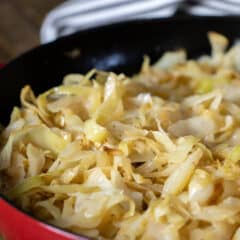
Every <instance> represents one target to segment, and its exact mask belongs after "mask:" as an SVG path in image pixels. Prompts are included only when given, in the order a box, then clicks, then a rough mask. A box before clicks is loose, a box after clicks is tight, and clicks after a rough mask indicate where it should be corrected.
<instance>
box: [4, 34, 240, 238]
mask: <svg viewBox="0 0 240 240" xmlns="http://www.w3.org/2000/svg"><path fill="white" fill-rule="evenodd" d="M209 38H210V43H211V46H212V53H211V55H210V56H202V57H200V58H199V59H197V60H188V59H187V58H186V53H185V51H184V50H178V51H176V52H174V51H173V52H167V53H165V54H164V55H163V57H162V58H160V60H159V61H158V62H157V63H156V64H154V65H153V66H150V64H149V62H150V60H149V58H147V57H145V60H144V63H143V66H142V69H141V71H140V72H139V73H138V74H136V75H135V76H133V77H127V76H125V75H124V74H120V75H117V74H115V73H110V72H103V71H98V70H92V71H91V72H89V73H88V74H86V75H81V74H70V75H68V76H66V77H65V78H64V81H63V85H60V86H57V87H54V88H52V89H50V90H48V91H47V92H45V93H43V94H41V95H39V96H38V97H35V95H34V94H33V92H32V90H31V88H30V87H29V86H26V87H24V88H23V90H22V93H21V103H22V106H21V107H20V108H18V107H15V108H14V110H13V112H12V115H11V120H10V123H9V125H8V126H7V127H6V128H5V129H4V130H3V132H2V135H1V152H0V187H1V192H2V193H3V194H5V195H6V197H8V198H9V199H11V200H12V201H14V202H15V203H16V204H17V206H19V207H20V208H22V209H24V210H26V211H30V212H31V213H32V214H33V215H34V216H36V217H37V218H40V219H42V220H44V221H46V222H49V223H51V224H54V225H56V226H59V227H60V228H63V229H66V230H69V231H72V232H74V233H77V234H80V235H84V236H88V237H92V238H94V239H117V240H134V239H138V240H157V239H160V240H187V239H190V240H200V239H201V240H212V239H215V240H228V239H233V240H238V239H240V73H239V70H240V62H239V56H240V55H239V54H240V45H238V44H236V45H234V46H233V47H232V48H230V50H228V51H226V48H227V44H228V40H227V39H226V38H225V37H224V36H222V35H220V34H218V33H215V32H211V33H209ZM193 44H194V43H193ZM196 44H197V43H196Z"/></svg>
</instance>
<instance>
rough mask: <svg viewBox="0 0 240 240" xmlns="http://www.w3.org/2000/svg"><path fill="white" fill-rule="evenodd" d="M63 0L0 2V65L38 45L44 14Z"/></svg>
mask: <svg viewBox="0 0 240 240" xmlns="http://www.w3.org/2000/svg"><path fill="white" fill-rule="evenodd" d="M62 2H63V0H0V63H7V62H8V61H10V60H11V59H13V58H15V57H16V56H18V55H19V54H21V53H23V52H25V51H26V50H28V49H30V48H32V47H34V46H37V45H38V44H39V30H40V26H41V23H42V21H43V19H44V17H45V16H46V14H47V13H48V12H49V11H50V10H51V9H52V8H54V7H55V6H57V5H58V4H60V3H62Z"/></svg>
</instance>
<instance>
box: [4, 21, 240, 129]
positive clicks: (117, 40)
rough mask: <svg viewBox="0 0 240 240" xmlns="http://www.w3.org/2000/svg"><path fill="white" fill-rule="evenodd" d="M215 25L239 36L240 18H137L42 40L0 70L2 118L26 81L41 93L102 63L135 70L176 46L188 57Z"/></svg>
mask: <svg viewBox="0 0 240 240" xmlns="http://www.w3.org/2000/svg"><path fill="white" fill-rule="evenodd" d="M210 30H214V31H218V32H220V33H223V34H225V35H226V36H227V37H229V38H230V40H231V41H234V40H235V39H237V38H239V37H240V31H239V30H240V18H237V17H227V18H222V17H208V18H201V17H200V18H199V17H194V18H189V17H183V18H176V17H175V18H170V19H165V20H162V19H158V20H142V21H133V22H126V23H121V24H115V25H110V26H107V27H101V28H96V29H93V30H88V31H83V32H79V33H76V34H74V35H71V36H69V37H65V38H62V39H60V40H57V41H55V42H53V43H50V44H47V45H43V46H40V47H38V48H36V49H34V50H32V51H30V52H28V53H26V54H24V55H22V56H20V57H19V58H17V59H16V60H14V61H12V62H11V63H10V64H8V65H7V66H6V67H5V68H3V69H2V70H1V71H0V82H1V85H0V86H1V88H0V104H1V105H0V108H1V111H0V122H1V123H4V124H6V123H7V122H8V119H9V114H10V112H11V110H12V107H13V106H14V105H18V104H19V92H20V89H21V88H22V87H23V86H24V85H26V84H29V85H31V86H32V88H33V90H34V91H35V92H36V93H37V94H38V93H40V92H42V91H44V90H46V89H48V88H50V87H52V86H54V85H56V84H59V83H60V82H61V80H62V78H63V76H64V75H65V74H67V73H76V72H77V73H85V72H86V71H88V70H90V69H91V68H98V69H102V70H111V71H116V72H125V73H127V74H132V73H134V72H137V71H138V69H139V67H140V64H141V62H142V59H143V55H144V54H147V55H149V56H150V57H151V59H152V61H155V60H156V59H157V58H158V57H159V56H161V54H162V53H163V52H164V51H166V50H173V49H177V48H186V49H187V51H188V53H189V57H196V56H199V55H201V54H203V53H207V52H209V43H208V41H207V35H206V33H207V32H208V31H210ZM22 41H24V39H22Z"/></svg>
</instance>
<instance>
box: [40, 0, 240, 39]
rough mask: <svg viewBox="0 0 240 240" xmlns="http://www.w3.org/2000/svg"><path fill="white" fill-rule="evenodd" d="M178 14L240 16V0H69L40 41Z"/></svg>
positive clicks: (48, 22)
mask: <svg viewBox="0 0 240 240" xmlns="http://www.w3.org/2000/svg"><path fill="white" fill-rule="evenodd" d="M176 13H181V14H186V15H197V16H224V15H239V14H240V0H69V1H66V2H64V3H63V4H61V5H60V6H58V7H56V8H55V9H53V10H52V11H51V12H50V13H49V14H48V15H47V16H46V18H45V20H44V22H43V24H42V28H41V32H40V35H41V36H40V37H41V42H42V43H46V42H50V41H53V40H55V39H57V38H59V37H60V36H64V35H68V34H71V33H74V32H76V31H78V30H82V29H89V28H93V27H98V26H102V25H107V24H111V23H116V22H123V21H126V20H131V19H144V18H166V17H170V16H173V15H174V14H176Z"/></svg>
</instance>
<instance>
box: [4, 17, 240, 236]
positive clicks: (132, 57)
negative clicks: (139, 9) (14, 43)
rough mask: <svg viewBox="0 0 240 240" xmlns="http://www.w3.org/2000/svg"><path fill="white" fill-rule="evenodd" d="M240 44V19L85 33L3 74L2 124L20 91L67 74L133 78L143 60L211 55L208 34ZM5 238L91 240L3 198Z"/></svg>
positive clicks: (185, 20)
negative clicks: (173, 54) (178, 52)
mask: <svg viewBox="0 0 240 240" xmlns="http://www.w3.org/2000/svg"><path fill="white" fill-rule="evenodd" d="M210 30H214V31H217V32H219V33H222V34H224V35H226V36H227V37H228V38H229V39H230V44H232V43H233V42H234V41H236V40H237V39H240V18H239V17H224V18H223V17H204V18H203V17H191V18H189V17H187V16H186V17H173V18H169V19H154V20H137V21H130V22H125V23H120V24H113V25H109V26H105V27H100V28H95V29H91V30H84V31H81V32H78V33H75V34H73V35H70V36H67V37H63V38H61V39H59V40H57V41H55V42H53V43H49V44H46V45H42V46H39V47H37V48H35V49H33V50H31V51H29V52H27V53H25V54H23V55H22V56H20V57H18V58H17V59H15V60H13V61H12V62H10V63H9V64H7V65H6V66H5V67H4V68H2V69H1V70H0V83H1V85H0V109H1V111H0V122H1V123H3V124H5V125H6V124H7V122H8V121H9V116H10V112H11V110H12V108H13V106H14V105H18V104H19V93H20V90H21V88H22V87H23V86H24V85H26V84H29V85H31V86H32V88H33V90H34V92H35V93H36V94H38V93H40V92H42V91H45V90H47V89H49V88H50V87H53V86H54V85H57V84H60V83H61V81H62V78H63V76H64V75H66V74H67V73H86V72H87V71H88V70H90V69H92V68H97V69H101V70H108V71H109V70H110V71H115V72H118V73H119V72H124V73H127V74H133V73H135V72H137V71H138V70H139V68H140V65H141V62H142V59H143V56H144V55H145V54H147V55H149V56H150V57H151V59H152V62H154V61H155V60H157V58H158V57H160V56H161V54H162V53H163V52H164V51H166V50H175V49H178V48H185V49H186V50H187V53H188V56H189V57H190V58H192V57H197V56H199V55H201V54H204V53H209V50H210V47H209V43H208V40H207V35H206V34H207V32H208V31H210ZM0 233H3V235H4V236H5V237H6V239H8V240H16V239H24V240H30V239H35V240H45V239H53V240H54V239H60V240H61V239H62V240H64V239H86V238H83V237H80V236H77V235H74V234H71V233H68V232H66V231H63V230H61V229H59V228H56V227H53V226H51V225H49V224H45V223H43V222H41V221H38V220H35V219H33V217H31V215H29V214H27V213H24V212H23V211H20V210H18V209H16V207H15V206H14V205H13V204H12V203H10V202H9V201H7V200H6V199H5V198H4V196H1V195H0Z"/></svg>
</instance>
